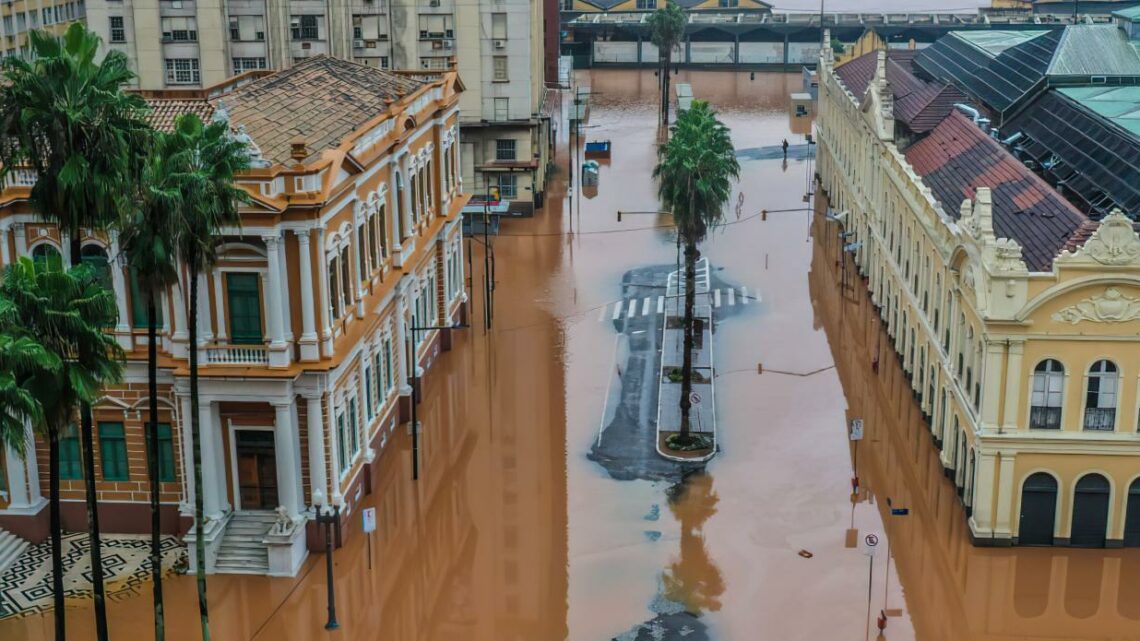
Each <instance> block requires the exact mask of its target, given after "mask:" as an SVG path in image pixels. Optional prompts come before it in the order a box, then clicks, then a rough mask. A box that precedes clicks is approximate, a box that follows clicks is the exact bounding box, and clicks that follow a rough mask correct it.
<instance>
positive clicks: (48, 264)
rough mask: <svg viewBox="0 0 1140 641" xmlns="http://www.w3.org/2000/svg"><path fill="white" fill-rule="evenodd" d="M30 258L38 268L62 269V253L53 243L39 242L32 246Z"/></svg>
mask: <svg viewBox="0 0 1140 641" xmlns="http://www.w3.org/2000/svg"><path fill="white" fill-rule="evenodd" d="M32 260H33V261H35V263H36V267H37V268H39V269H48V268H52V269H62V267H63V255H62V254H60V253H59V250H58V249H56V248H55V247H54V246H53V245H49V244H47V243H40V244H39V245H36V246H35V247H33V248H32Z"/></svg>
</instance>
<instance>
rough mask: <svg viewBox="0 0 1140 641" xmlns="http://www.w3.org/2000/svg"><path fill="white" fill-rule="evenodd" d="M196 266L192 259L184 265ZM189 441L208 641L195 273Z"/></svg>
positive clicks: (193, 283)
mask: <svg viewBox="0 0 1140 641" xmlns="http://www.w3.org/2000/svg"><path fill="white" fill-rule="evenodd" d="M187 262H188V263H189V264H191V265H194V264H196V262H197V261H196V260H194V257H190V260H188V261H187ZM189 280H190V309H189V310H188V312H187V315H188V316H189V318H188V319H187V320H188V321H189V322H188V325H189V329H190V438H191V439H192V440H191V442H192V444H193V447H192V449H193V450H194V550H195V561H196V563H195V566H196V567H195V574H196V575H197V577H198V614H199V617H200V618H201V624H202V641H210V612H209V608H208V607H207V605H206V539H205V532H204V530H205V527H206V521H205V518H204V515H203V512H204V511H205V508H204V502H203V497H202V429H201V425H200V423H199V419H200V414H199V411H198V273H197V270H191V271H190V279H189Z"/></svg>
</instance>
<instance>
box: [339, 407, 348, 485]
mask: <svg viewBox="0 0 1140 641" xmlns="http://www.w3.org/2000/svg"><path fill="white" fill-rule="evenodd" d="M344 437H345V433H344V414H340V415H338V416H337V417H336V441H337V447H339V448H340V471H341V473H342V474H343V473H344V471H345V470H347V469H348V443H347V442H346V441H345V438H344Z"/></svg>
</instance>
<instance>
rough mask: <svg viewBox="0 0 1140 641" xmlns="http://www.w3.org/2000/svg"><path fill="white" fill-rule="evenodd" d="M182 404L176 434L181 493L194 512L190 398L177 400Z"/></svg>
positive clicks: (184, 397) (191, 511) (185, 397)
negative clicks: (180, 454)
mask: <svg viewBox="0 0 1140 641" xmlns="http://www.w3.org/2000/svg"><path fill="white" fill-rule="evenodd" d="M179 401H180V402H181V403H182V416H180V417H179V425H178V434H179V436H180V437H181V439H182V493H183V498H184V500H185V502H186V505H187V506H188V509H189V510H190V513H191V514H193V512H194V439H193V437H192V436H191V434H190V397H189V396H183V397H181V398H180V399H179Z"/></svg>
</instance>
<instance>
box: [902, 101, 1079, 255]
mask: <svg viewBox="0 0 1140 641" xmlns="http://www.w3.org/2000/svg"><path fill="white" fill-rule="evenodd" d="M904 153H905V155H906V159H907V161H908V162H909V163H910V164H911V166H912V167H914V170H915V172H916V173H918V174H919V175H921V176H922V177H923V182H924V183H925V184H926V186H927V187H929V188H930V190H931V191H932V192H933V193H934V197H935V198H936V199H937V200H938V201H939V202H940V203H941V204H942V208H943V209H944V210H945V211H946V213H947V214H948V215H950V216H951V217H952V218H954V219H957V218H958V214H959V208H960V207H961V205H962V201H963V200H965V199H967V198H973V197H974V192H975V190H976V189H977V188H978V187H989V188H990V189H991V190H992V192H993V221H994V233H995V234H996V235H997V236H998V237H999V238H1011V239H1013V240H1016V241H1017V242H1018V243H1019V244H1020V245H1021V247H1022V250H1023V253H1022V256H1023V258H1024V259H1025V263H1026V265H1027V266H1028V267H1029V270H1030V271H1049V270H1050V269H1051V268H1052V264H1053V259H1054V258H1056V256H1057V255H1058V254H1059V253H1060V252H1061V250H1063V249H1073V248H1075V247H1078V246H1080V245H1081V244H1083V243H1084V241H1085V240H1087V238H1088V234H1089V231H1090V230H1091V229H1092V228H1094V227H1095V223H1091V222H1090V221H1089V219H1088V217H1087V216H1085V215H1084V214H1083V213H1081V211H1080V210H1078V209H1077V208H1076V207H1074V206H1073V205H1072V204H1071V203H1069V201H1067V200H1065V199H1064V198H1063V197H1061V195H1060V194H1059V193H1057V191H1056V190H1055V189H1053V188H1052V187H1051V186H1049V184H1048V183H1046V182H1045V181H1044V180H1042V179H1041V178H1040V177H1039V176H1037V175H1036V174H1034V173H1033V172H1032V171H1030V170H1029V169H1028V168H1027V167H1026V166H1025V165H1023V164H1021V163H1020V162H1019V161H1018V160H1017V159H1016V158H1014V157H1013V155H1011V154H1010V153H1009V152H1008V151H1007V150H1006V149H1005V148H1004V147H1002V146H1001V144H1000V143H999V142H998V141H996V140H994V139H993V138H991V137H990V136H988V135H986V134H985V133H984V132H983V131H981V130H980V129H979V128H978V127H977V126H976V125H975V124H974V123H973V122H972V121H971V120H970V119H969V118H967V117H965V116H964V115H962V114H961V113H958V112H957V111H955V112H953V113H951V114H950V116H949V117H947V118H945V119H944V120H943V121H942V123H941V124H939V125H938V126H937V127H935V128H934V129H933V130H932V131H931V132H930V134H929V135H928V136H926V137H925V138H923V139H922V140H919V141H918V142H916V143H914V144H913V145H911V146H910V147H908V148H907V149H906V151H905V152H904Z"/></svg>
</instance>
